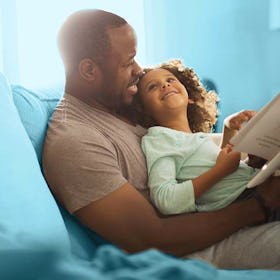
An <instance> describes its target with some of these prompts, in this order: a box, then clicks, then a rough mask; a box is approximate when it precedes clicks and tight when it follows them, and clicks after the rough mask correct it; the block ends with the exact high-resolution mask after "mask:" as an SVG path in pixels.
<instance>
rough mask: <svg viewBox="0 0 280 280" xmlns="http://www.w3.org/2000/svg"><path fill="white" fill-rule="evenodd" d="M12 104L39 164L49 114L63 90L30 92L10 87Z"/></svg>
mask: <svg viewBox="0 0 280 280" xmlns="http://www.w3.org/2000/svg"><path fill="white" fill-rule="evenodd" d="M11 88H12V93H13V99H14V103H15V105H16V107H17V109H18V112H19V115H20V118H21V120H22V122H23V124H24V127H25V129H26V131H27V133H28V136H29V138H30V140H31V142H32V144H33V146H34V148H35V151H36V154H37V157H38V159H39V162H40V163H41V154H42V146H43V141H44V138H45V133H46V129H47V123H48V120H49V118H50V117H51V114H52V112H53V110H54V108H55V106H56V105H57V103H58V101H59V100H60V98H61V96H62V94H63V88H54V89H45V90H37V91H31V90H28V89H26V88H24V87H22V86H19V85H14V86H11Z"/></svg>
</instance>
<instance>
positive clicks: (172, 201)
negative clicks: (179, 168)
mask: <svg viewBox="0 0 280 280" xmlns="http://www.w3.org/2000/svg"><path fill="white" fill-rule="evenodd" d="M148 184H149V187H150V195H151V199H152V201H153V202H154V204H155V205H156V207H157V208H158V209H159V211H160V212H161V213H162V214H167V215H170V214H179V213H185V212H194V211H196V206H195V199H194V190H193V184H192V180H187V181H183V182H177V180H176V165H175V161H174V160H173V159H172V158H168V157H163V158H160V159H158V160H157V161H155V162H154V164H153V166H151V169H150V173H149V182H148Z"/></svg>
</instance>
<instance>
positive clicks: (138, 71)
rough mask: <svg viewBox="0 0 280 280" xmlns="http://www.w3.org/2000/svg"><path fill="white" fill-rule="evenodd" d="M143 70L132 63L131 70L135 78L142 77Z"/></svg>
mask: <svg viewBox="0 0 280 280" xmlns="http://www.w3.org/2000/svg"><path fill="white" fill-rule="evenodd" d="M142 73H143V70H142V68H141V67H140V66H139V64H138V63H137V62H136V61H135V63H134V68H133V74H134V75H136V76H139V77H140V76H142Z"/></svg>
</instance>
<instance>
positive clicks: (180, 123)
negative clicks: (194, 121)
mask: <svg viewBox="0 0 280 280" xmlns="http://www.w3.org/2000/svg"><path fill="white" fill-rule="evenodd" d="M160 125H161V126H164V127H168V128H171V129H174V130H178V131H183V132H187V133H192V131H191V128H190V125H189V122H188V119H187V117H186V115H183V116H177V117H176V118H174V119H168V120H164V121H161V122H160Z"/></svg>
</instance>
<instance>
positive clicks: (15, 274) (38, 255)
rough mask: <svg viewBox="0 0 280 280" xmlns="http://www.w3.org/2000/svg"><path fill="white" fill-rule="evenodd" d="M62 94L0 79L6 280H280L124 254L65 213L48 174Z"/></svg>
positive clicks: (0, 240) (1, 247)
mask: <svg viewBox="0 0 280 280" xmlns="http://www.w3.org/2000/svg"><path fill="white" fill-rule="evenodd" d="M62 93H63V89H62V88H61V89H48V90H42V91H39V90H36V91H30V90H27V89H25V88H23V87H21V86H14V85H10V84H9V82H8V81H7V79H6V78H5V77H4V76H3V75H2V74H0V131H1V137H0V139H1V140H0V141H1V144H0V160H1V168H0V279H3V280H8V279H28V280H31V279H48V280H50V279H52V280H53V279H54V280H55V279H59V280H62V279H63V280H67V279H77V280H83V279H179V280H180V279H266V278H270V280H273V279H280V272H273V271H252V270H251V271H250V270H246V271H227V270H218V269H215V268H214V267H212V266H210V265H208V264H206V263H203V262H201V261H197V260H181V259H177V258H174V257H172V256H169V255H165V254H162V253H160V252H158V251H156V250H149V251H145V252H142V253H139V254H131V255H128V254H125V253H124V252H122V251H121V250H119V249H118V248H117V247H115V246H113V245H112V244H109V243H106V242H103V240H102V239H101V238H99V237H98V236H97V235H95V234H94V233H93V232H91V231H89V230H88V229H86V228H84V227H83V226H82V225H80V224H79V223H78V221H76V220H75V218H74V217H72V216H70V215H69V214H68V213H67V212H66V211H64V209H62V208H61V207H60V206H59V205H58V204H57V203H56V201H55V199H54V198H53V196H52V194H51V192H50V191H49V189H48V186H47V184H46V182H45V180H44V177H43V175H42V173H41V168H40V162H41V150H42V143H43V140H44V136H45V132H46V128H47V124H48V120H49V118H50V116H51V114H52V112H53V109H54V108H55V106H56V104H57V102H58V101H59V99H60V98H61V96H62Z"/></svg>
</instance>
